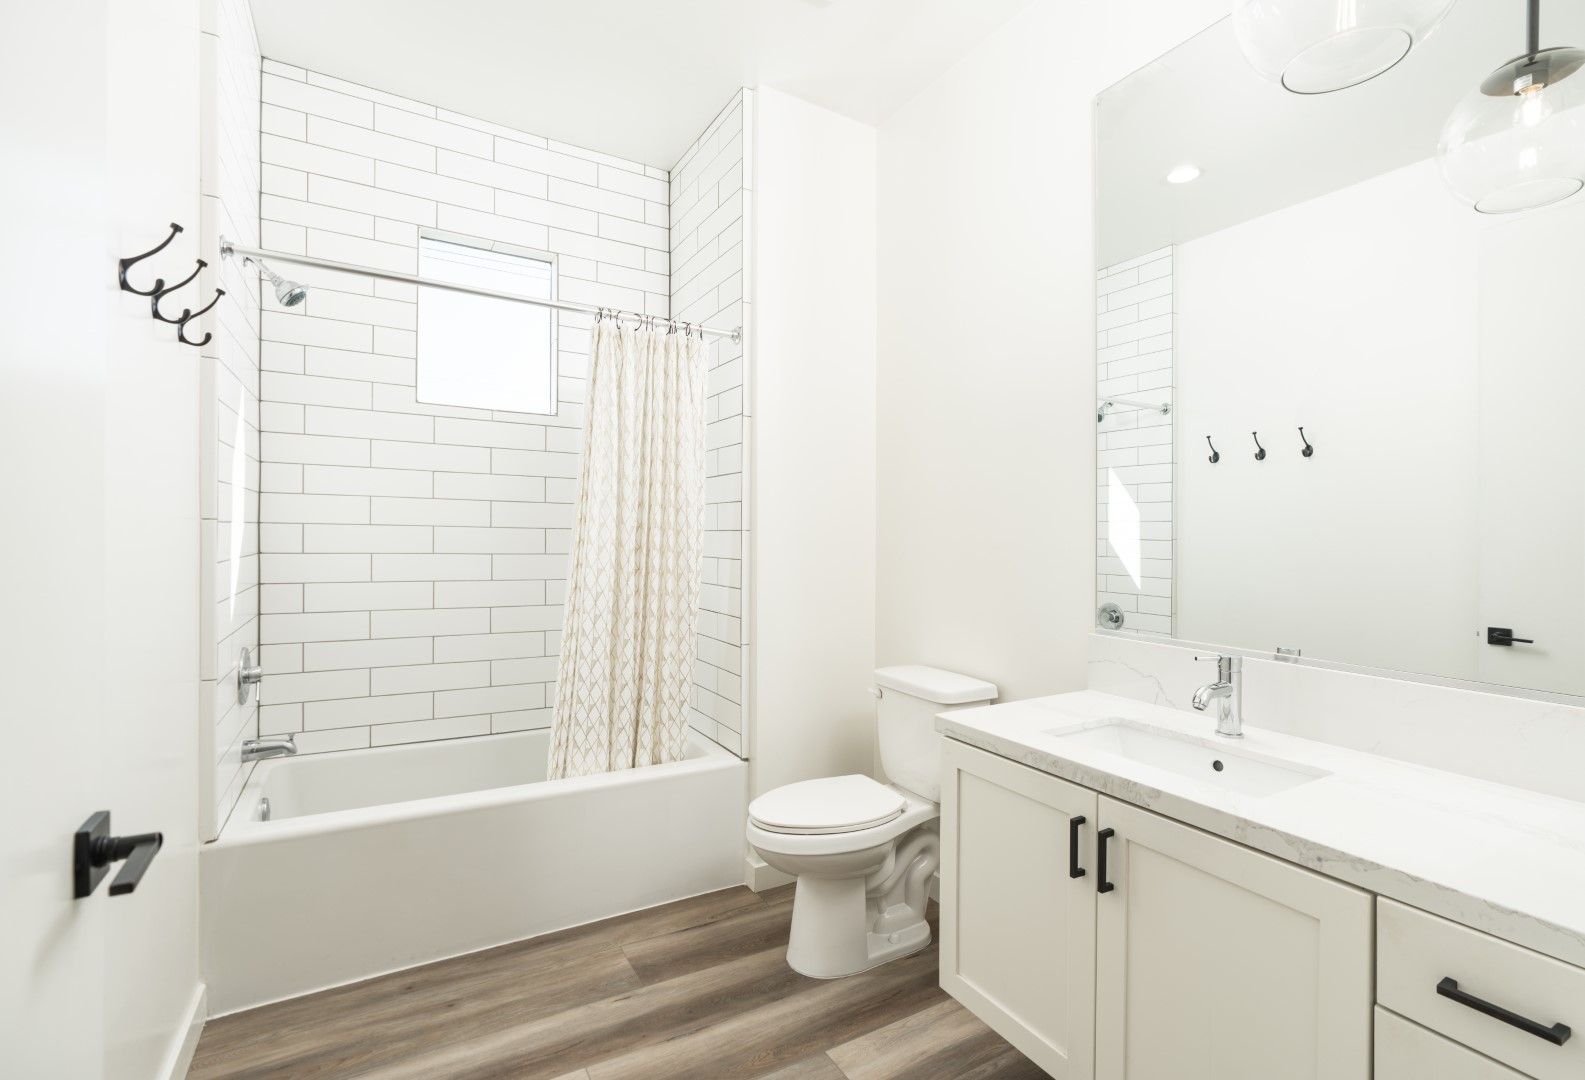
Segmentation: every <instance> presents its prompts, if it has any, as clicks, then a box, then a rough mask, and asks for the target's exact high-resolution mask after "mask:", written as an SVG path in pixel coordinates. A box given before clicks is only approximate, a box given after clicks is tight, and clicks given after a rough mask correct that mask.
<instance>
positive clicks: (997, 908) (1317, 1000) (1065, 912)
mask: <svg viewBox="0 0 1585 1080" xmlns="http://www.w3.org/2000/svg"><path fill="white" fill-rule="evenodd" d="M944 756H945V774H944V776H943V784H942V805H941V840H942V843H941V850H942V863H941V985H942V986H943V987H944V988H945V989H946V990H947V991H948V992H949V993H951V994H952V996H953V997H955V998H957V999H958V1000H959V1001H960V1002H962V1003H963V1004H964V1005H965V1006H966V1007H967V1008H968V1009H969V1010H970V1011H971V1012H973V1013H974V1014H975V1015H977V1016H979V1017H980V1018H981V1019H982V1020H984V1021H985V1022H986V1023H987V1024H989V1025H990V1026H991V1027H992V1028H994V1029H995V1030H996V1031H997V1032H998V1033H999V1034H1001V1035H1002V1036H1003V1037H1004V1038H1006V1039H1007V1040H1008V1041H1009V1042H1011V1043H1012V1044H1013V1045H1014V1046H1016V1047H1018V1048H1019V1049H1020V1050H1021V1051H1023V1052H1024V1053H1025V1054H1027V1055H1028V1056H1029V1057H1030V1058H1031V1059H1032V1060H1034V1061H1035V1062H1036V1064H1038V1065H1040V1066H1041V1067H1042V1068H1044V1069H1045V1070H1046V1071H1047V1072H1048V1073H1050V1074H1051V1075H1052V1076H1054V1077H1057V1078H1058V1080H1089V1078H1091V1077H1100V1078H1104V1080H1273V1078H1275V1077H1282V1078H1283V1080H1369V1077H1370V1073H1371V1010H1372V1007H1373V993H1372V979H1371V963H1372V960H1371V956H1372V906H1371V905H1372V897H1371V896H1370V894H1368V893H1365V892H1362V891H1360V890H1358V889H1355V888H1353V887H1351V886H1348V885H1343V884H1341V883H1339V882H1335V881H1332V880H1330V879H1328V878H1325V877H1322V876H1320V875H1319V874H1314V873H1311V872H1309V871H1307V870H1303V869H1300V868H1299V867H1296V866H1293V865H1291V864H1289V863H1285V862H1283V861H1281V860H1279V859H1274V858H1271V857H1270V856H1267V855H1263V854H1261V853H1259V852H1255V851H1252V850H1250V849H1248V848H1245V847H1242V846H1240V845H1238V844H1234V843H1231V842H1229V841H1226V840H1222V839H1219V838H1217V837H1214V836H1211V835H1209V834H1207V833H1203V832H1201V831H1199V830H1198V829H1194V828H1190V827H1189V826H1186V825H1182V824H1179V823H1178V822H1175V821H1171V820H1169V819H1167V818H1164V817H1161V816H1159V815H1156V814H1152V813H1150V812H1148V811H1145V810H1141V809H1139V808H1137V807H1134V806H1131V805H1129V804H1126V803H1122V802H1118V801H1116V800H1114V799H1110V798H1107V797H1105V796H1101V795H1098V794H1097V793H1095V792H1094V791H1091V790H1089V789H1088V788H1084V787H1081V786H1079V785H1077V784H1073V783H1069V782H1067V781H1065V780H1061V779H1058V778H1057V777H1053V776H1049V775H1047V774H1045V773H1042V772H1040V771H1039V770H1036V769H1033V768H1029V767H1028V766H1024V765H1020V764H1017V763H1016V762H1012V761H1009V760H1007V759H1005V758H1001V757H998V756H996V755H994V754H990V753H987V752H985V751H983V750H979V749H977V748H975V747H971V746H967V745H965V744H963V743H959V742H956V741H954V740H947V741H946V742H945V746H944ZM1080 819H1082V820H1080ZM1103 863H1104V872H1103Z"/></svg>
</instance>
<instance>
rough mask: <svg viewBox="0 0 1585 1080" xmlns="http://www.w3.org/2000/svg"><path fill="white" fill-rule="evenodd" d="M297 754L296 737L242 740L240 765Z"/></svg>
mask: <svg viewBox="0 0 1585 1080" xmlns="http://www.w3.org/2000/svg"><path fill="white" fill-rule="evenodd" d="M295 753H297V736H296V735H295V734H294V735H288V736H286V738H284V739H243V740H242V763H243V764H244V765H246V764H247V763H248V762H250V761H261V760H263V759H264V758H272V757H291V756H292V755H293V754H295Z"/></svg>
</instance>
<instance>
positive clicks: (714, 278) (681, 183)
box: [552, 89, 753, 754]
mask: <svg viewBox="0 0 1585 1080" xmlns="http://www.w3.org/2000/svg"><path fill="white" fill-rule="evenodd" d="M752 120H753V91H751V90H747V89H745V90H743V91H741V92H739V93H738V94H737V96H736V97H734V98H733V99H732V101H731V102H730V103H728V105H727V106H726V108H724V109H723V110H722V111H721V112H720V113H719V114H718V115H717V116H716V118H715V119H714V120H712V121H711V123H710V125H709V127H707V128H706V129H705V131H704V134H702V135H700V136H699V138H698V139H697V140H696V141H695V142H694V144H693V145H692V146H691V147H689V148H688V151H687V152H686V153H684V154H683V156H682V158H681V159H680V160H679V161H678V162H677V164H676V165H675V166H674V167H673V168H672V171H671V211H670V212H671V268H672V270H671V305H672V312H673V314H674V315H675V316H676V317H677V318H679V319H683V320H685V321H688V322H695V323H708V324H711V325H714V326H722V327H733V326H744V327H747V326H748V325H749V322H750V309H751V306H752V305H751V304H750V303H749V302H748V300H747V297H748V296H749V295H750V293H749V290H748V289H747V287H746V283H745V280H744V277H745V273H746V268H747V267H748V266H749V265H751V264H750V262H749V261H748V259H747V258H746V257H745V252H746V248H747V244H748V243H749V241H750V232H749V230H748V229H747V228H746V227H745V223H746V222H747V221H749V220H751V218H750V217H749V212H750V211H749V207H750V201H751V198H752V188H753V185H752V183H751V182H750V177H749V175H748V171H747V167H748V163H749V161H750V155H748V154H747V153H746V152H745V147H746V146H747V145H749V139H750V138H751V131H750V127H751V125H752ZM554 183H555V181H552V184H554ZM706 350H707V356H708V360H709V365H710V377H709V382H708V385H707V388H706V392H707V394H708V395H709V401H708V411H707V413H706V418H707V421H708V424H709V427H708V429H707V434H706V442H705V446H706V469H705V471H706V475H707V477H708V479H707V480H706V482H705V484H706V486H705V503H706V510H705V513H706V519H705V534H704V535H705V540H704V551H705V560H704V579H703V582H704V583H703V586H702V590H701V596H700V613H699V630H698V659H697V662H696V665H695V677H694V701H693V708H692V710H691V713H690V721H691V723H692V724H693V726H694V727H695V728H697V729H698V730H699V731H701V732H703V733H704V734H705V735H706V736H708V737H709V738H711V739H714V740H715V741H716V742H718V743H720V744H721V745H722V746H724V747H726V748H727V749H729V750H731V751H732V752H733V753H736V754H742V753H743V749H744V746H745V745H746V740H745V732H746V728H745V722H744V721H745V718H744V707H743V702H744V701H745V700H746V699H745V697H744V693H743V680H744V673H745V671H746V670H747V668H746V664H745V658H746V654H747V651H748V648H749V641H748V625H749V623H748V620H747V619H746V618H745V614H744V612H745V602H744V601H745V587H744V583H745V580H746V579H745V574H744V559H745V556H746V554H747V551H748V548H749V543H748V540H749V536H748V516H747V514H746V513H745V510H746V505H747V491H746V479H747V476H748V472H747V468H746V456H747V455H746V450H747V443H748V431H749V427H750V418H749V416H748V415H747V413H746V411H745V402H746V401H747V395H746V393H745V389H746V378H747V369H748V357H747V354H746V353H745V349H744V346H743V344H742V343H738V342H733V341H732V340H730V339H727V338H711V339H709V340H707V341H706Z"/></svg>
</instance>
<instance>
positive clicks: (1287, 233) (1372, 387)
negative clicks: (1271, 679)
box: [1176, 159, 1506, 678]
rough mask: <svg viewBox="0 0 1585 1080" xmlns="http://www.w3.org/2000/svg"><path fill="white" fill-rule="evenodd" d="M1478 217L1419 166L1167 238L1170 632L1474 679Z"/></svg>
mask: <svg viewBox="0 0 1585 1080" xmlns="http://www.w3.org/2000/svg"><path fill="white" fill-rule="evenodd" d="M1482 225H1483V219H1482V218H1481V217H1480V216H1479V215H1476V214H1472V213H1470V212H1469V210H1468V208H1467V207H1465V206H1464V205H1462V204H1461V203H1459V202H1458V201H1457V200H1456V199H1454V198H1453V196H1452V195H1451V194H1449V193H1448V191H1447V190H1446V186H1445V185H1444V184H1443V183H1442V179H1441V177H1440V175H1439V174H1438V171H1437V165H1436V162H1435V161H1434V160H1429V159H1428V160H1426V161H1422V162H1420V163H1418V164H1415V165H1410V166H1407V167H1405V168H1402V169H1397V170H1394V171H1393V172H1390V173H1387V174H1385V175H1383V176H1379V177H1375V178H1373V179H1371V180H1367V181H1365V182H1364V183H1361V184H1356V185H1354V186H1352V187H1348V188H1344V189H1342V190H1341V191H1336V192H1333V193H1331V194H1328V195H1325V196H1322V197H1321V198H1318V199H1312V200H1310V201H1308V202H1305V203H1301V204H1300V205H1298V206H1294V207H1289V208H1288V209H1285V210H1279V211H1277V212H1276V213H1273V214H1268V215H1266V216H1264V217H1260V218H1256V219H1254V220H1253V221H1247V222H1244V223H1243V224H1240V225H1236V226H1234V227H1232V228H1228V229H1223V230H1222V231H1220V232H1216V233H1212V234H1211V235H1209V236H1205V237H1202V238H1200V239H1197V240H1192V241H1190V242H1188V243H1186V244H1184V245H1182V246H1181V247H1179V248H1178V250H1177V260H1176V263H1177V265H1176V271H1177V292H1178V302H1177V320H1178V335H1179V337H1178V341H1177V358H1178V386H1179V390H1178V399H1179V408H1178V413H1177V416H1176V421H1177V427H1178V432H1179V447H1180V451H1181V464H1180V466H1179V507H1178V515H1179V535H1178V549H1177V555H1178V573H1179V577H1178V596H1179V605H1178V628H1177V629H1178V634H1179V636H1181V637H1183V638H1185V639H1188V640H1191V641H1216V642H1230V643H1233V644H1236V645H1240V646H1243V647H1246V648H1250V649H1261V650H1265V651H1267V652H1270V651H1272V650H1273V649H1275V648H1276V647H1277V646H1279V645H1281V646H1284V647H1287V648H1299V649H1302V650H1303V651H1304V655H1306V656H1313V657H1318V658H1322V659H1327V660H1337V661H1343V662H1348V663H1355V664H1370V665H1374V666H1377V667H1389V668H1398V669H1402V670H1407V671H1425V672H1433V673H1436V674H1440V675H1449V676H1457V677H1461V678H1475V677H1476V671H1475V660H1476V652H1477V650H1478V649H1485V648H1486V647H1487V646H1486V645H1485V643H1484V642H1483V641H1480V640H1479V639H1477V638H1476V636H1475V627H1476V623H1477V618H1478V615H1477V604H1476V590H1477V578H1478V559H1477V551H1476V547H1477V532H1478V530H1477V528H1476V520H1477V513H1478V507H1477V500H1476V489H1475V476H1476V466H1477V459H1478V457H1479V454H1478V451H1479V446H1480V440H1479V439H1478V438H1477V437H1476V433H1477V431H1478V429H1479V409H1478V368H1479V357H1478V355H1477V345H1478V338H1479V334H1478V319H1477V312H1478V308H1479V304H1478V297H1477V284H1478V274H1477V265H1476V264H1477V259H1476V255H1477V238H1478V233H1479V230H1480V228H1481V227H1482ZM1301 251H1302V256H1301V255H1299V254H1298V253H1299V252H1301ZM1301 425H1302V426H1303V427H1304V430H1305V435H1306V436H1307V437H1308V438H1309V440H1310V442H1311V443H1312V444H1313V445H1314V446H1315V448H1316V450H1315V454H1314V456H1313V457H1310V458H1305V457H1302V456H1300V451H1301V449H1302V448H1303V443H1302V442H1301V441H1300V439H1299V432H1298V428H1299V427H1300V426H1301ZM1256 430H1258V431H1259V432H1260V438H1261V444H1262V445H1263V446H1265V447H1266V451H1267V456H1266V459H1265V460H1264V461H1259V462H1257V461H1256V460H1255V459H1254V453H1255V447H1254V443H1253V441H1252V439H1251V438H1250V432H1251V431H1256ZM1207 434H1209V435H1212V436H1213V437H1214V439H1215V442H1216V446H1217V449H1218V450H1220V451H1221V454H1222V460H1221V461H1220V462H1218V463H1217V464H1215V465H1212V464H1210V463H1209V461H1207V460H1206V457H1207V455H1206V453H1205V452H1202V451H1204V448H1205V439H1204V436H1205V435H1207ZM1504 625H1506V624H1504Z"/></svg>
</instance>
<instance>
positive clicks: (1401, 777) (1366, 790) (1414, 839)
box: [936, 690, 1585, 967]
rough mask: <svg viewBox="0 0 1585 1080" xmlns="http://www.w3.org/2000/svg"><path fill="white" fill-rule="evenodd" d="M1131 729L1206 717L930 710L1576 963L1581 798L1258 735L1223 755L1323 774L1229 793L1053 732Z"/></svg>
mask: <svg viewBox="0 0 1585 1080" xmlns="http://www.w3.org/2000/svg"><path fill="white" fill-rule="evenodd" d="M1117 720H1123V721H1129V722H1131V723H1134V724H1137V725H1139V726H1142V727H1146V728H1152V729H1157V730H1159V731H1161V732H1163V733H1167V734H1176V735H1180V736H1181V735H1188V736H1193V737H1197V738H1201V739H1206V740H1213V739H1215V738H1216V736H1215V735H1214V734H1213V732H1214V729H1215V719H1214V717H1213V716H1212V715H1210V713H1206V714H1203V715H1202V714H1199V713H1187V712H1180V711H1177V710H1174V709H1168V708H1164V707H1162V706H1158V705H1148V704H1145V703H1143V702H1140V701H1135V700H1132V699H1129V698H1122V697H1116V696H1113V695H1111V694H1103V693H1098V692H1095V691H1090V690H1085V691H1079V692H1077V693H1071V694H1059V695H1057V696H1054V697H1046V698H1035V699H1031V700H1028V701H1014V702H1008V703H1006V704H1002V705H986V706H981V707H978V708H973V709H960V710H956V711H953V712H949V713H942V714H941V715H940V717H938V719H937V721H936V726H937V729H938V730H939V731H940V732H941V733H942V734H944V735H946V736H948V737H949V738H953V739H957V740H959V741H960V742H965V743H968V744H970V745H972V746H977V747H979V748H981V749H983V750H988V751H990V752H991V753H993V754H997V755H999V756H1001V757H1005V758H1009V759H1011V760H1013V761H1017V762H1021V763H1023V764H1025V765H1028V766H1031V767H1032V768H1035V769H1038V770H1040V771H1041V772H1044V773H1049V774H1051V775H1052V776H1058V777H1061V778H1062V779H1064V780H1071V781H1073V782H1074V783H1076V784H1081V785H1083V786H1084V787H1088V788H1092V789H1094V790H1096V791H1099V792H1100V793H1101V794H1103V795H1107V796H1110V797H1111V798H1114V799H1118V800H1120V801H1122V802H1127V803H1132V804H1133V805H1135V806H1139V807H1143V808H1144V809H1146V810H1152V811H1155V812H1157V813H1160V814H1163V815H1165V816H1166V817H1170V818H1175V819H1176V820H1178V821H1181V822H1184V823H1185V824H1188V825H1192V826H1195V827H1196V828H1199V829H1204V830H1205V831H1206V832H1209V833H1214V834H1216V835H1217V836H1222V837H1225V838H1227V839H1229V840H1233V841H1236V842H1238V843H1240V844H1244V845H1246V846H1248V847H1252V848H1254V849H1256V850H1258V851H1263V852H1266V853H1267V854H1270V855H1275V856H1276V857H1278V858H1280V859H1285V860H1287V861H1288V862H1291V863H1296V864H1297V865H1299V866H1303V867H1306V868H1308V869H1311V870H1315V871H1317V872H1318V873H1321V874H1325V875H1326V876H1328V877H1331V878H1335V879H1337V880H1339V881H1345V882H1348V883H1349V884H1352V885H1357V886H1358V887H1360V888H1362V889H1366V890H1369V891H1370V892H1373V893H1378V894H1380V895H1382V896H1389V897H1391V898H1393V899H1394V900H1399V901H1402V902H1403V903H1405V904H1410V905H1413V906H1414V907H1417V908H1421V909H1423V910H1425V911H1430V912H1434V913H1435V914H1438V915H1442V916H1444V917H1446V918H1449V919H1452V920H1454V921H1456V922H1460V923H1463V924H1465V925H1466V926H1471V927H1474V928H1475V929H1478V930H1484V931H1486V932H1487V933H1490V934H1494V935H1496V936H1497V937H1500V938H1504V939H1506V940H1508V941H1512V942H1514V943H1516V944H1519V945H1524V946H1527V947H1529V948H1532V949H1535V950H1537V951H1539V952H1542V953H1545V954H1547V955H1549V956H1552V957H1555V958H1557V959H1559V960H1564V961H1567V962H1568V963H1571V964H1577V965H1579V966H1581V967H1585V803H1579V802H1574V801H1572V800H1568V799H1562V798H1558V797H1556V796H1551V795H1542V794H1537V793H1535V792H1531V791H1525V790H1522V789H1520V788H1515V787H1508V786H1504V785H1502V784H1494V783H1491V782H1489V781H1484V780H1476V779H1472V778H1470V777H1466V776H1460V775H1457V774H1455V773H1449V772H1442V771H1439V770H1437V769H1431V768H1426V767H1423V766H1419V765H1414V764H1410V763H1407V762H1403V761H1397V760H1394V759H1390V758H1383V757H1377V756H1375V755H1373V754H1367V753H1362V752H1360V751H1357V750H1349V749H1345V748H1342V747H1337V746H1332V745H1329V744H1327V743H1322V742H1315V741H1312V740H1309V739H1300V738H1295V737H1293V736H1289V735H1281V734H1278V733H1276V732H1271V731H1263V730H1261V729H1260V728H1259V727H1256V726H1249V725H1247V724H1246V726H1245V728H1244V738H1243V739H1240V740H1227V742H1226V746H1227V753H1228V754H1232V755H1238V754H1245V755H1250V756H1255V757H1264V758H1275V759H1278V760H1279V761H1282V762H1291V763H1292V764H1294V765H1296V766H1299V767H1300V768H1301V769H1310V770H1321V771H1324V772H1325V773H1327V774H1329V775H1325V776H1321V777H1319V778H1317V779H1314V780H1311V781H1309V782H1307V783H1304V784H1301V785H1299V786H1298V787H1294V788H1290V789H1289V790H1286V791H1280V792H1277V793H1275V794H1271V795H1263V796H1251V795H1244V794H1240V793H1238V792H1233V791H1228V790H1225V789H1224V788H1222V787H1219V786H1217V785H1215V784H1214V783H1207V782H1202V781H1199V780H1195V779H1192V778H1189V777H1185V776H1180V775H1179V774H1177V773H1175V772H1171V771H1168V770H1165V769H1160V768H1155V767H1152V766H1149V765H1145V764H1141V763H1137V762H1134V761H1131V760H1130V759H1128V758H1124V757H1121V756H1118V755H1115V754H1113V753H1109V752H1107V751H1104V750H1100V749H1092V748H1088V747H1076V746H1071V745H1068V746H1064V745H1062V744H1061V743H1060V742H1059V740H1058V739H1057V738H1056V737H1055V736H1057V735H1060V734H1063V733H1066V732H1070V731H1075V730H1079V729H1082V728H1086V727H1096V726H1099V725H1101V724H1104V723H1107V722H1110V721H1117Z"/></svg>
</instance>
